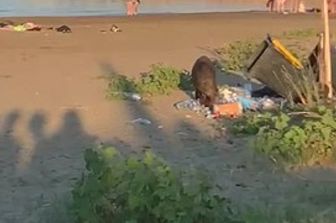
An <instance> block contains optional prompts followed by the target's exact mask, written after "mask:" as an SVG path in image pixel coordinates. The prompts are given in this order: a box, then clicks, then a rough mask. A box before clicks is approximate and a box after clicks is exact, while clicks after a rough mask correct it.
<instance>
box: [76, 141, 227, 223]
mask: <svg viewBox="0 0 336 223" xmlns="http://www.w3.org/2000/svg"><path fill="white" fill-rule="evenodd" d="M85 162H86V168H87V173H86V174H85V175H83V177H82V179H81V180H79V181H78V182H77V184H76V186H75V188H74V189H73V208H72V210H73V213H74V216H75V220H76V221H75V222H76V223H86V222H89V223H105V222H106V223H107V222H115V223H126V222H128V223H136V222H138V223H143V222H148V223H179V222H180V223H188V222H190V223H196V222H197V223H199V222H201V223H216V222H217V223H223V222H226V223H229V222H233V220H232V215H231V214H230V208H229V206H228V204H229V203H228V201H227V200H226V199H224V198H222V197H220V196H219V195H216V194H215V193H213V192H214V191H213V190H214V188H213V187H212V186H211V185H210V184H209V183H208V181H206V180H205V179H206V178H205V176H203V175H201V176H195V177H192V176H186V175H185V174H183V173H182V172H179V171H174V170H172V169H171V168H170V167H169V166H168V165H167V164H165V163H164V162H163V161H161V160H160V159H158V158H157V157H156V156H154V155H153V154H152V153H150V152H147V153H146V154H145V156H144V157H143V158H141V157H139V156H132V157H126V158H124V157H122V156H121V155H119V153H118V152H117V151H116V150H115V149H113V148H109V147H104V148H99V150H87V151H86V153H85Z"/></svg>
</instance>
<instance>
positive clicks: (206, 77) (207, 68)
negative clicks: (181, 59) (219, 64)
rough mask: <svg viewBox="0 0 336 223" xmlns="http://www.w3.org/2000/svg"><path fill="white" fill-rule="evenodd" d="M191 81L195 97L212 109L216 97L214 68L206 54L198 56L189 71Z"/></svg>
mask: <svg viewBox="0 0 336 223" xmlns="http://www.w3.org/2000/svg"><path fill="white" fill-rule="evenodd" d="M191 76H192V82H193V85H194V87H195V91H196V95H195V96H196V99H198V100H199V102H200V103H201V105H204V106H206V107H209V108H210V109H213V105H214V104H215V103H216V100H217V99H218V88H217V84H216V70H215V66H214V65H213V63H212V62H211V60H210V59H209V58H208V57H206V56H201V57H200V58H198V59H197V60H196V62H195V64H194V66H193V68H192V71H191Z"/></svg>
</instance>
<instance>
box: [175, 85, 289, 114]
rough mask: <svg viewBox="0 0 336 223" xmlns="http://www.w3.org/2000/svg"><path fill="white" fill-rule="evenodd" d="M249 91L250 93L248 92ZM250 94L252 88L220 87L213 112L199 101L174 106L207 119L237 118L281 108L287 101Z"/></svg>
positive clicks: (178, 103) (181, 102)
mask: <svg viewBox="0 0 336 223" xmlns="http://www.w3.org/2000/svg"><path fill="white" fill-rule="evenodd" d="M247 89H249V90H248V92H247ZM249 92H253V91H252V88H250V87H246V86H245V87H244V88H241V87H228V86H221V87H219V99H218V102H217V103H216V104H214V108H213V112H211V110H210V109H209V108H207V107H204V106H202V105H201V104H200V103H199V101H198V100H195V99H187V100H184V101H180V102H177V103H176V104H175V105H174V106H175V108H176V109H178V110H182V109H183V110H189V111H192V112H196V113H198V114H202V115H203V116H205V117H206V118H212V119H214V118H219V117H231V118H236V117H239V116H240V115H242V114H243V112H246V111H260V110H261V111H266V110H271V109H274V108H277V107H281V105H282V103H283V102H284V101H285V99H283V98H272V97H267V96H265V97H259V98H257V97H251V96H250V93H249Z"/></svg>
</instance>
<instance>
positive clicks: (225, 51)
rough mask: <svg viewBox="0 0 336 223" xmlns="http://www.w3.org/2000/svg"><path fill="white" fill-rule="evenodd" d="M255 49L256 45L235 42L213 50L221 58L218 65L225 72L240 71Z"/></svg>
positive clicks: (247, 42) (248, 42)
mask: <svg viewBox="0 0 336 223" xmlns="http://www.w3.org/2000/svg"><path fill="white" fill-rule="evenodd" d="M256 49H257V44H256V43H253V42H250V41H236V42H233V43H230V44H228V45H227V46H225V47H223V48H220V49H217V50H215V52H216V53H217V55H219V56H220V57H221V60H220V62H219V63H220V64H221V66H222V67H223V69H224V70H225V71H242V70H243V69H244V67H245V63H246V61H247V60H248V59H250V57H251V56H252V54H253V53H254V51H255V50H256Z"/></svg>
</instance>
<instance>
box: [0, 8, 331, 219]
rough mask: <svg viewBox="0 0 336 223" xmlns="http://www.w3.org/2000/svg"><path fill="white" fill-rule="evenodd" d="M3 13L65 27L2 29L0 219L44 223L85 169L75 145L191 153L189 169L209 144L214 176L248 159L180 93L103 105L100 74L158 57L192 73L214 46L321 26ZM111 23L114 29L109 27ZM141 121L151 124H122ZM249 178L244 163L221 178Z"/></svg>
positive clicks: (275, 19)
mask: <svg viewBox="0 0 336 223" xmlns="http://www.w3.org/2000/svg"><path fill="white" fill-rule="evenodd" d="M7 19H10V20H12V21H15V22H27V21H30V22H34V23H37V24H41V25H42V26H43V27H50V26H54V27H57V26H61V25H63V24H65V25H68V26H69V27H71V29H72V31H73V33H70V34H62V33H57V32H55V31H52V30H42V31H41V32H24V33H17V32H5V31H2V32H0V49H1V53H0V61H1V69H0V92H1V93H0V126H1V127H0V131H1V132H0V142H1V144H0V178H1V179H2V180H1V181H0V200H1V201H2V202H1V204H0V222H1V223H26V222H34V223H36V222H51V221H45V220H41V219H40V218H39V214H40V213H41V212H43V211H45V210H46V209H48V208H49V207H50V204H51V203H52V201H53V200H54V199H55V197H57V198H58V197H62V196H64V194H65V193H66V192H68V191H69V188H70V186H71V184H72V183H73V182H74V178H76V177H79V174H80V172H81V171H82V169H83V151H84V150H85V149H86V148H88V147H89V146H90V145H92V144H95V143H100V142H107V143H111V144H113V145H116V146H117V147H118V148H120V149H121V150H123V151H133V150H141V149H143V148H144V147H147V146H150V147H152V148H153V149H155V150H156V152H157V153H158V154H162V156H164V157H166V158H167V159H169V160H173V161H176V162H181V160H183V159H184V158H186V157H189V159H187V160H188V161H186V163H188V162H189V163H193V164H195V165H196V164H197V161H198V160H199V159H197V157H196V155H195V154H196V152H195V151H197V152H200V151H201V150H202V148H213V151H215V152H214V153H213V154H210V155H209V154H208V155H203V158H204V156H205V159H203V160H201V161H199V162H201V163H199V164H200V165H201V164H203V163H202V162H204V163H208V164H207V167H208V168H210V169H211V168H213V169H214V170H217V171H222V172H221V174H223V170H221V169H220V167H221V165H224V164H223V163H237V162H244V163H250V162H252V160H249V159H248V158H247V157H249V155H248V154H246V152H244V151H238V152H237V151H236V150H231V149H230V148H232V145H229V144H228V143H227V142H226V139H224V138H225V137H224V138H220V137H218V135H216V132H215V131H214V130H213V127H212V123H211V122H209V121H207V120H204V119H203V118H201V117H196V116H192V117H191V118H186V116H185V115H186V114H185V113H183V112H178V111H176V110H175V109H174V107H173V104H174V103H175V102H177V101H179V100H183V99H186V98H187V96H186V95H185V94H184V93H183V92H174V93H173V94H172V95H170V96H161V97H157V98H153V100H152V103H151V104H150V105H142V104H141V103H133V102H125V101H109V100H107V99H106V98H105V93H104V91H105V89H106V81H105V80H104V79H103V78H102V77H104V75H108V74H111V73H119V74H124V75H127V76H132V77H137V76H138V75H139V74H140V73H141V72H146V71H148V69H149V66H150V65H151V64H155V63H159V62H162V63H165V64H168V65H172V66H174V67H177V68H181V69H187V70H190V69H191V66H192V64H193V63H194V61H195V59H196V58H197V57H199V56H200V55H203V54H206V55H209V56H213V54H212V53H211V52H212V51H213V50H214V49H215V48H218V47H221V46H223V45H224V44H226V43H229V42H232V41H235V40H251V39H255V40H257V41H262V39H263V38H264V37H265V36H266V34H267V33H270V34H272V35H274V36H279V35H281V34H282V33H283V32H284V31H289V30H297V29H305V28H315V29H317V30H319V29H320V28H321V27H322V23H321V18H320V16H319V15H276V14H266V13H204V14H188V15H146V16H145V15H143V16H142V15H140V16H137V17H133V18H127V17H81V18H68V17H62V18H7ZM4 20H6V18H2V19H0V21H4ZM112 24H116V25H117V26H119V27H120V28H121V29H122V32H121V33H112V32H109V29H110V27H111V26H112ZM335 25H336V20H331V27H335ZM104 30H105V31H107V32H102V31H104ZM333 32H334V33H335V30H333ZM312 47H313V46H312ZM140 117H141V118H147V119H149V120H151V121H152V124H151V125H149V126H134V125H131V124H129V121H131V120H133V119H135V118H140ZM159 126H161V127H160V128H158V127H159ZM180 132H182V133H184V134H180ZM228 157H230V158H229V159H228ZM251 165H252V164H251ZM256 174H257V173H256V172H255V171H254V169H253V168H251V169H249V171H247V172H245V173H241V174H240V175H237V176H235V177H234V178H232V179H231V180H232V182H231V183H229V184H230V185H231V184H232V185H234V183H235V182H236V181H240V180H242V179H247V178H248V179H254V177H256ZM267 174H268V173H265V175H267ZM224 175H225V174H224ZM247 176H248V177H247ZM262 176H263V175H262V174H261V175H260V171H259V175H258V177H262ZM267 177H268V178H267V179H268V180H269V179H270V177H271V174H269V175H267ZM248 179H247V181H248ZM271 181H272V180H271ZM276 182H277V181H276V180H274V181H273V183H274V184H276ZM263 186H264V185H261V186H260V183H258V185H257V186H256V187H255V188H254V189H253V190H254V191H258V190H261V189H262V187H263ZM274 189H275V190H276V188H274ZM232 190H233V191H234V190H235V189H232ZM253 190H252V191H253ZM250 192H251V191H250ZM237 196H238V197H239V196H243V194H241V195H237ZM238 199H239V198H238ZM59 222H65V221H59Z"/></svg>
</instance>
